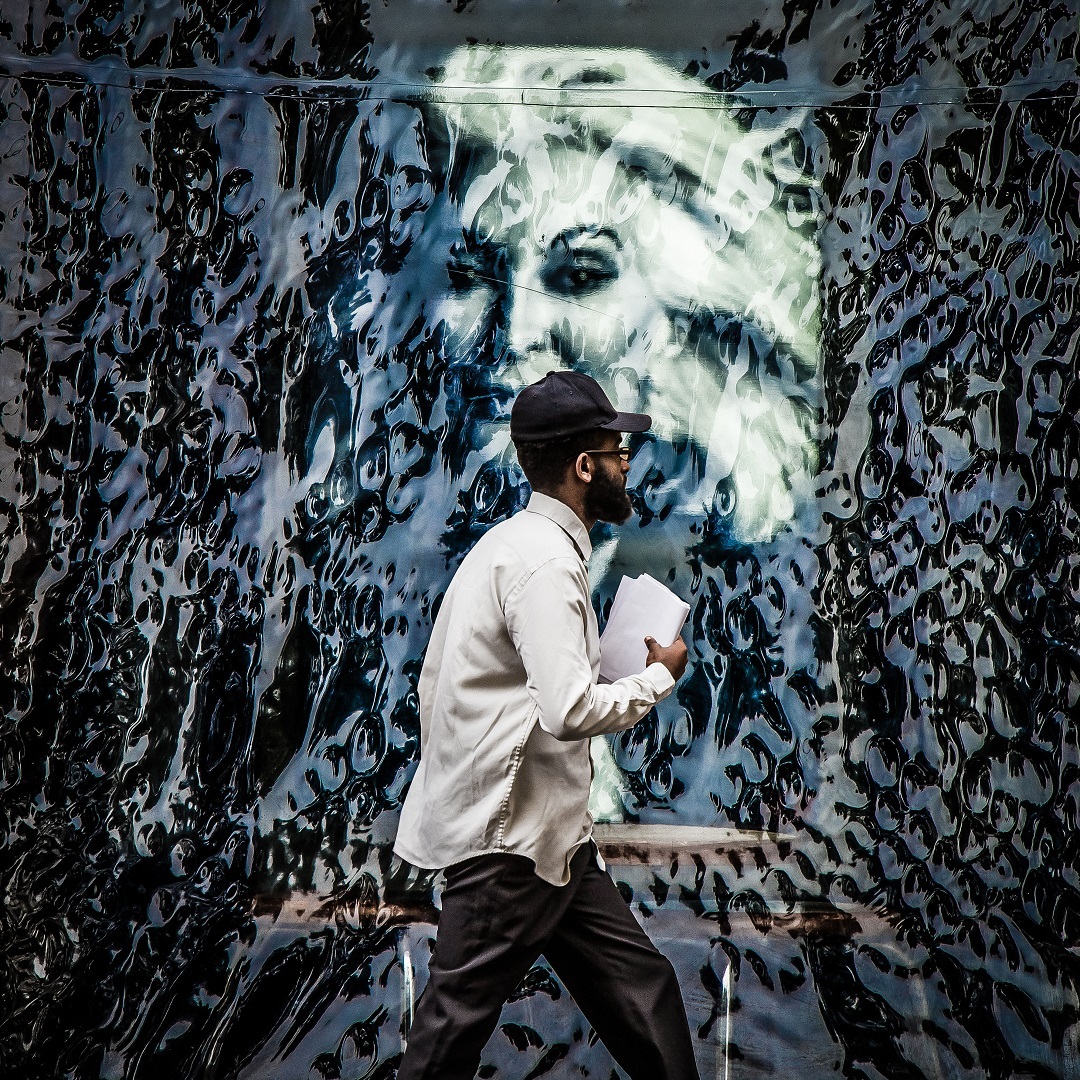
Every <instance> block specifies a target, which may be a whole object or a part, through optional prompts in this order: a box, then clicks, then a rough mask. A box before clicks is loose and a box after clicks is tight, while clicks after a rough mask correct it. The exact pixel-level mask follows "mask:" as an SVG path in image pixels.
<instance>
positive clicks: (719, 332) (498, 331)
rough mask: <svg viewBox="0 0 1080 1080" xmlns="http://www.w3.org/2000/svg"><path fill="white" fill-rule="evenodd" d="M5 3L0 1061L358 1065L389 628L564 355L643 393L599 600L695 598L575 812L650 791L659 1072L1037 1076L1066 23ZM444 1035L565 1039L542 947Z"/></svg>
mask: <svg viewBox="0 0 1080 1080" xmlns="http://www.w3.org/2000/svg"><path fill="white" fill-rule="evenodd" d="M16 6H17V5H13V4H12V5H6V6H4V12H5V14H4V18H3V19H2V20H0V26H2V30H0V38H2V41H3V44H2V47H0V65H2V69H0V70H2V72H3V76H2V78H0V155H2V160H3V162H4V169H3V173H2V174H0V178H2V180H3V183H0V249H2V251H3V255H4V258H3V262H2V265H0V294H2V296H3V304H2V306H0V348H2V354H0V380H2V385H3V392H2V396H0V404H2V408H3V413H2V430H3V438H2V440H0V531H2V535H3V541H4V545H3V549H2V554H0V560H2V561H0V636H2V642H3V644H2V648H3V653H4V656H5V657H6V658H7V663H6V664H5V666H4V670H3V672H2V674H0V694H2V698H3V706H4V707H3V719H2V720H0V792H2V795H0V815H2V817H0V829H2V834H3V836H4V837H5V840H4V843H3V845H2V846H0V882H2V883H3V890H4V892H3V898H4V902H3V904H2V905H0V955H2V968H0V970H2V973H3V974H2V978H0V1063H2V1065H3V1068H2V1069H0V1071H3V1072H4V1073H5V1074H7V1073H11V1074H12V1075H27V1076H36V1075H41V1076H54V1075H55V1076H79V1077H82V1076H87V1077H90V1076H93V1077H99V1076H100V1077H132V1078H133V1077H141V1076H145V1075H151V1074H158V1075H166V1076H177V1077H195V1076H220V1077H226V1076H282V1077H284V1076H294V1075H309V1076H312V1077H316V1076H317V1077H326V1078H331V1077H346V1076H351V1077H369V1078H372V1080H374V1078H376V1077H391V1076H393V1072H394V1068H395V1064H396V1060H397V1055H398V1054H399V1053H400V1049H401V1040H402V1037H403V1034H404V1035H406V1036H407V1031H406V1030H405V1029H406V1028H407V1023H405V1022H403V1017H405V1016H406V1014H407V1012H408V1008H409V1000H410V993H411V991H410V989H409V986H410V984H411V982H413V981H415V983H416V985H417V986H419V985H421V984H422V982H423V976H424V956H425V949H426V947H427V945H426V942H427V937H428V936H429V934H428V931H429V930H430V923H431V920H432V919H433V918H434V915H433V911H432V903H433V902H434V901H436V900H437V887H435V888H434V891H433V886H432V883H431V881H430V880H425V881H424V882H422V883H421V884H420V886H419V887H417V888H414V889H413V890H412V892H411V894H410V900H409V903H410V904H411V905H413V906H412V907H407V908H405V909H404V910H398V911H397V912H396V913H393V912H391V911H390V909H389V908H388V907H387V905H386V904H383V905H382V907H381V908H380V904H379V895H380V891H381V890H382V889H383V887H384V885H385V884H386V883H387V882H388V881H390V882H392V881H393V879H394V875H395V874H397V873H399V872H400V868H397V867H394V866H392V863H391V856H390V851H389V843H390V841H391V840H392V838H393V835H394V830H395V826H396V814H397V809H398V807H399V806H400V804H401V800H402V798H403V794H404V791H405V790H406V788H407V785H408V783H409V781H410V779H411V776H412V772H413V769H414V768H415V763H416V760H417V755H418V752H419V746H418V721H417V706H416V679H417V676H418V672H419V663H420V658H421V656H422V652H423V648H424V645H425V642H426V639H427V634H428V631H429V629H430V625H431V621H432V619H433V615H434V612H435V611H436V610H437V605H438V603H439V599H440V596H441V594H442V592H443V590H444V589H445V587H446V584H447V583H448V581H449V579H450V576H451V574H452V573H453V570H454V568H455V567H456V565H457V563H458V561H459V560H460V559H461V557H462V556H463V555H464V553H465V552H466V551H467V550H468V549H469V547H470V546H471V544H472V543H473V542H474V541H475V540H476V539H477V537H478V536H480V535H481V534H482V533H483V531H484V530H485V529H486V528H487V527H488V526H490V525H491V524H493V523H494V522H496V521H499V520H501V519H502V518H504V517H505V516H507V515H508V514H510V513H512V512H513V511H514V510H515V509H516V508H517V507H519V506H520V505H521V504H522V502H523V500H524V498H525V497H526V494H527V488H526V485H525V484H524V481H523V479H522V477H521V475H520V473H519V471H518V469H517V467H516V464H515V461H514V457H513V452H512V447H511V446H510V444H509V440H508V434H507V431H506V419H507V413H508V407H509V402H510V401H511V400H512V397H513V394H514V393H515V392H516V390H517V389H518V388H519V387H520V386H521V385H523V384H524V383H526V382H529V381H531V380H532V379H533V378H535V377H537V376H538V375H541V374H543V373H544V372H545V371H547V370H550V369H551V368H553V367H559V366H567V367H577V368H581V369H583V370H587V371H589V372H590V373H591V374H593V375H595V376H596V377H597V378H598V379H599V380H600V381H601V382H602V383H603V384H604V385H605V388H606V389H607V390H608V392H609V393H610V394H611V397H612V399H613V400H614V401H616V402H617V404H618V406H619V407H620V408H624V409H631V410H644V411H648V412H650V413H651V414H652V415H653V417H654V421H655V423H654V428H653V430H652V431H651V432H650V433H648V434H647V435H643V436H640V437H635V438H636V439H637V444H636V450H637V453H636V455H635V457H634V461H633V466H632V471H631V473H630V489H631V495H632V498H633V501H634V505H635V510H636V515H635V518H634V519H633V521H632V522H631V523H630V524H629V525H628V526H626V527H624V528H622V529H617V530H607V531H604V530H603V529H601V530H600V531H598V532H597V533H596V534H595V540H596V545H595V547H596V555H595V558H594V562H593V565H592V568H591V572H592V577H593V585H594V590H595V591H594V599H595V601H596V603H597V606H598V610H599V612H600V614H601V616H603V615H604V613H605V611H606V605H607V604H608V603H609V602H610V599H611V597H612V595H613V593H614V589H615V587H616V585H617V583H618V580H619V578H620V576H621V575H622V574H623V573H630V574H637V573H639V572H640V571H642V570H648V571H649V572H650V573H653V574H654V575H656V576H657V577H661V578H663V579H665V580H667V581H668V582H669V583H670V584H671V585H672V587H673V588H675V589H676V591H678V592H680V593H681V594H682V595H683V596H684V597H686V599H687V600H688V601H689V602H690V604H691V618H690V622H689V626H688V631H687V637H688V642H689V643H690V645H691V671H690V674H689V675H688V676H687V678H686V679H685V681H684V682H683V683H682V684H681V685H680V687H679V689H678V691H677V692H676V693H675V694H674V695H672V697H671V698H669V699H668V700H667V701H665V702H664V703H663V704H662V705H661V707H659V708H658V709H657V710H656V711H654V713H653V714H652V715H651V716H650V717H649V718H648V719H647V720H646V721H644V722H643V723H642V724H640V725H638V726H637V727H635V728H634V729H632V730H631V731H628V732H624V733H622V734H620V735H618V736H616V737H613V738H612V739H610V740H607V741H600V742H598V743H597V745H596V746H595V748H594V758H595V762H596V766H597V785H596V791H595V798H594V805H595V812H596V814H597V816H598V817H599V818H600V819H601V820H603V821H607V822H615V823H624V824H626V825H635V826H638V827H639V828H640V829H644V830H648V829H660V832H659V833H648V832H640V833H638V834H631V835H640V836H645V835H652V836H654V837H656V836H659V837H661V839H660V840H658V841H656V844H654V846H653V848H649V847H648V845H645V847H643V848H642V849H641V851H644V852H645V854H641V855H640V857H639V853H638V849H637V848H634V847H633V845H632V844H631V846H630V848H627V849H625V850H623V849H618V850H616V849H614V848H613V849H612V860H611V861H612V872H613V875H614V876H615V878H616V880H617V881H618V882H619V883H620V888H621V889H622V890H623V891H624V893H625V895H627V896H628V897H629V898H630V899H631V901H632V903H633V905H634V907H635V909H636V910H638V911H639V913H640V914H641V916H642V918H643V919H645V920H646V925H647V926H648V927H649V929H650V932H651V933H653V935H654V937H656V939H657V940H658V942H659V943H660V944H661V945H662V946H664V947H665V949H667V950H668V951H669V952H671V953H672V955H673V959H674V960H675V962H676V966H677V968H678V970H679V974H680V979H681V982H682V985H683V987H684V991H685V993H686V994H687V1000H688V1004H689V1008H690V1013H691V1018H692V1021H693V1022H694V1024H695V1029H696V1032H697V1036H698V1040H699V1042H700V1044H701V1053H702V1061H703V1062H704V1063H706V1064H707V1065H708V1066H709V1067H710V1068H712V1067H713V1066H715V1067H716V1068H717V1069H719V1068H721V1066H720V1065H719V1064H718V1063H719V1062H721V1060H722V1061H723V1063H724V1064H723V1068H724V1069H727V1070H729V1072H730V1075H732V1076H757V1075H765V1074H766V1073H770V1072H773V1071H776V1069H777V1068H785V1067H788V1068H790V1067H791V1066H792V1065H794V1064H795V1063H796V1062H797V1063H798V1067H799V1068H800V1069H802V1070H803V1071H804V1072H807V1073H813V1074H814V1075H818V1074H820V1075H822V1076H825V1075H830V1076H831V1075H833V1074H834V1072H835V1071H836V1070H840V1071H842V1072H843V1074H844V1075H846V1076H856V1077H857V1076H884V1077H889V1078H905V1077H915V1076H928V1075H930V1076H942V1077H945V1076H948V1077H953V1076H956V1077H960V1076H983V1075H985V1076H1000V1077H1005V1076H1029V1077H1051V1076H1060V1075H1064V1074H1065V1072H1066V1066H1067V1065H1068V1063H1069V1062H1071V1061H1075V1056H1076V1049H1075V1046H1076V1038H1077V1035H1076V1032H1077V1020H1078V1018H1080V1017H1078V1004H1077V989H1076V987H1077V978H1078V974H1080V973H1078V970H1077V961H1076V955H1077V948H1078V946H1080V926H1078V923H1077V918H1078V916H1077V914H1076V913H1077V912H1078V911H1080V879H1078V873H1080V865H1078V857H1080V845H1078V842H1077V839H1076V837H1077V836H1078V835H1080V796H1078V791H1080V786H1078V785H1080V772H1078V770H1080V748H1078V742H1077V728H1076V717H1077V715H1078V705H1077V702H1078V697H1080V665H1078V644H1080V643H1078V634H1077V625H1078V623H1077V618H1078V611H1080V569H1078V567H1080V539H1078V537H1080V520H1078V516H1077V509H1076V505H1077V500H1076V493H1077V482H1078V479H1077V478H1078V475H1080V472H1078V470H1080V465H1078V461H1080V445H1078V441H1077V434H1076V432H1077V426H1076V417H1077V414H1078V412H1080V397H1078V394H1080V390H1078V388H1077V377H1076V355H1077V346H1078V339H1080V309H1078V305H1077V287H1078V281H1077V266H1078V261H1077V259H1076V233H1077V226H1078V206H1080V199H1078V193H1080V179H1078V167H1077V159H1076V150H1075V148H1076V146H1077V145H1078V143H1080V112H1078V106H1077V59H1076V51H1075V49H1076V36H1075V25H1076V12H1075V9H1074V8H1072V7H1071V6H1070V5H1069V4H1068V3H1062V4H1059V5H1045V4H1044V5H1031V4H1024V3H1019V2H1017V3H1006V2H1002V3H1000V4H987V5H982V6H971V5H968V6H961V8H962V9H961V10H958V9H957V8H956V7H955V6H948V5H944V4H933V3H926V4H922V5H919V6H918V7H917V9H912V10H911V11H908V12H905V13H901V12H900V11H899V10H895V9H894V7H893V6H892V5H887V4H878V5H876V6H873V7H872V10H871V9H867V10H866V11H864V10H863V9H861V8H859V9H856V8H855V7H854V6H851V5H846V6H845V5H840V6H838V7H835V8H831V9H829V11H828V12H826V11H824V10H819V9H818V7H817V6H815V5H813V4H805V5H795V4H792V5H787V6H786V7H785V8H784V10H783V12H779V11H778V12H772V13H771V14H766V15H765V16H763V17H762V21H759V22H755V23H752V24H750V23H749V22H747V21H746V20H748V18H749V16H746V17H745V18H744V17H742V16H740V17H739V18H740V19H741V20H742V21H743V22H745V25H743V24H742V23H740V25H736V24H735V23H732V25H731V34H730V36H729V37H727V38H725V40H726V41H727V45H726V46H725V47H724V48H723V49H721V48H719V47H718V46H716V45H712V46H710V47H709V48H701V47H699V46H695V48H694V49H693V50H692V51H686V52H684V53H683V54H678V55H676V54H675V53H674V52H670V51H664V52H661V51H659V50H658V51H648V50H646V49H645V48H644V47H640V48H626V47H621V46H620V47H618V48H615V47H600V46H588V47H586V46H579V47H574V48H559V49H555V48H544V47H541V46H540V45H537V44H535V42H534V43H532V44H530V45H528V46H521V47H511V46H506V47H502V46H494V45H481V44H474V45H464V44H454V45H452V46H447V47H445V48H441V49H440V50H436V51H437V53H438V55H429V54H428V53H424V54H423V55H422V56H421V55H420V53H417V54H416V55H413V54H412V53H411V52H410V51H409V49H408V48H406V47H405V46H407V45H408V42H405V43H404V45H402V43H400V42H398V43H395V42H390V41H381V40H380V39H379V37H378V33H377V32H376V31H377V30H378V27H379V26H381V25H382V24H381V22H379V19H380V18H381V16H379V15H378V13H372V14H371V16H370V18H369V19H365V18H363V17H361V13H359V12H358V11H351V10H350V11H349V12H345V11H344V10H343V11H341V12H337V13H335V11H334V10H332V8H331V6H329V5H327V6H320V7H317V8H316V9H314V10H308V9H304V8H303V7H302V6H292V7H290V9H289V10H288V12H286V11H284V10H283V11H281V12H279V11H278V10H277V9H276V8H275V9H271V8H270V7H269V6H268V5H262V6H260V5H259V4H257V3H249V4H246V5H237V4H228V5H214V4H210V3H205V4H189V5H186V6H184V7H183V10H181V7H180V6H179V5H176V6H173V7H169V6H162V7H160V8H157V9H155V11H154V12H153V13H147V14H138V13H137V12H136V6H135V5H127V6H121V7H118V8H117V9H116V11H115V12H113V13H112V14H108V13H106V12H105V11H104V10H102V11H98V10H97V9H96V8H95V7H94V6H93V5H90V6H87V7H86V8H85V9H83V10H80V11H78V12H76V11H74V10H72V12H70V13H66V14H65V13H58V11H57V10H54V9H53V8H52V7H49V6H48V5H44V4H37V5H35V6H34V7H33V9H32V10H31V12H30V13H29V15H27V14H26V13H25V12H23V11H22V10H21V9H20V11H19V12H15V7H16ZM457 6H458V8H459V9H460V10H459V11H451V10H450V9H448V10H447V12H445V13H440V15H439V18H442V19H443V20H444V22H445V23H446V25H449V26H451V27H455V26H457V25H458V23H459V22H460V21H461V20H463V19H466V18H469V17H472V16H473V15H474V14H475V12H474V10H473V8H472V7H470V6H469V5H467V4H460V5H457ZM479 6H480V5H474V7H475V8H476V9H477V10H478V8H479ZM8 8H10V9H11V10H8ZM734 17H735V16H734V15H732V14H731V13H729V14H727V15H725V16H724V18H726V19H732V18H734ZM432 18H433V19H434V18H435V16H432ZM770 19H771V20H772V22H769V20H770ZM455 20H456V21H455ZM462 25H464V24H462ZM469 25H472V24H469ZM838 27H840V28H842V31H841V30H838ZM373 28H374V29H373ZM703 32H704V31H703ZM465 36H466V35H465V34H464V33H462V34H460V35H459V38H460V41H461V42H464V40H465ZM710 40H717V39H715V37H714V38H710ZM430 52H431V50H430V49H429V53H430ZM417 57H419V59H417ZM779 89H782V90H783V93H776V91H778V90H779ZM804 90H805V92H804ZM770 95H771V96H770ZM700 826H713V827H721V828H724V829H729V830H731V832H730V834H728V835H729V842H727V843H724V844H721V843H718V842H716V841H706V840H700V841H694V842H693V843H690V842H689V841H686V842H683V841H679V840H678V839H677V835H678V830H679V829H680V828H686V829H691V828H693V827H700ZM620 835H626V834H620ZM685 835H691V834H690V833H686V834H685ZM693 835H697V834H693ZM710 835H711V834H710ZM671 837H676V839H671ZM664 838H667V839H664ZM665 844H668V845H669V846H670V851H669V849H668V848H667V847H665V846H664V845H665ZM657 845H658V846H657ZM649 850H652V851H653V852H654V853H655V851H663V852H666V854H665V855H664V857H663V858H662V859H660V858H654V856H650V855H648V851H649ZM650 860H651V861H650ZM665 943H666V944H665ZM721 1047H722V1048H723V1054H722V1055H721V1054H720V1049H719V1048H721ZM485 1060H487V1061H488V1064H487V1065H486V1066H485V1068H486V1069H487V1070H488V1071H487V1072H486V1073H485V1075H490V1076H507V1077H510V1076H515V1075H525V1073H529V1074H530V1075H541V1074H549V1075H553V1076H554V1075H569V1074H570V1072H571V1071H575V1070H576V1071H578V1072H580V1071H581V1070H587V1071H588V1074H590V1075H605V1076H606V1075H609V1074H610V1072H611V1070H612V1068H613V1065H612V1064H611V1063H610V1060H609V1059H608V1058H607V1057H606V1054H605V1052H604V1051H603V1047H602V1046H599V1045H598V1044H597V1043H596V1040H595V1037H593V1036H592V1035H591V1033H590V1032H589V1030H588V1027H587V1025H586V1024H585V1022H584V1020H583V1019H582V1018H581V1017H580V1014H579V1013H577V1011H576V1008H575V1007H574V1005H573V1003H572V1001H570V999H569V997H568V995H566V993H565V991H563V990H562V988H561V987H560V986H559V985H558V983H557V982H556V981H555V980H554V978H553V977H552V976H551V974H550V972H548V971H547V970H546V969H545V968H543V967H542V966H541V967H538V968H536V969H534V970H533V971H532V972H531V973H530V975H529V977H528V979H527V980H526V982H525V983H524V984H523V986H522V987H521V989H520V991H519V994H518V996H517V1000H515V1001H514V1002H512V1003H511V1004H510V1005H509V1006H508V1008H507V1011H506V1013H505V1014H504V1017H503V1024H502V1027H501V1029H500V1032H499V1033H497V1034H496V1037H495V1038H494V1039H493V1041H492V1043H491V1045H490V1046H489V1055H488V1057H487V1058H486V1059H485ZM1069 1067H1072V1066H1069ZM530 1070H531V1072H530Z"/></svg>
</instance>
